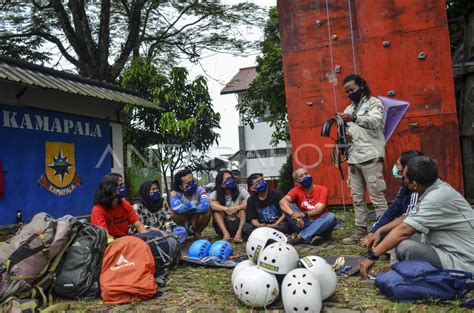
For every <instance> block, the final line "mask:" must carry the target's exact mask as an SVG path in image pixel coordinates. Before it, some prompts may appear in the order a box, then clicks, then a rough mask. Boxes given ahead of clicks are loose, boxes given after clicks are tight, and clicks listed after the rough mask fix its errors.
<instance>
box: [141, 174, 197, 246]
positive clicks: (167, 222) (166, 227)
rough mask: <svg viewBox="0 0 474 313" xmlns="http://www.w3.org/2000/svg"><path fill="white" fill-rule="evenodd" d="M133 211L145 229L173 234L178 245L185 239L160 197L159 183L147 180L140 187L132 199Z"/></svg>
mask: <svg viewBox="0 0 474 313" xmlns="http://www.w3.org/2000/svg"><path fill="white" fill-rule="evenodd" d="M133 209H134V210H135V212H137V214H138V216H139V217H140V221H142V223H143V224H144V225H145V227H146V228H147V229H150V230H154V231H156V230H161V231H166V232H167V233H170V234H174V235H175V236H176V237H178V240H179V242H180V243H183V242H184V241H185V240H186V239H187V237H188V236H187V232H186V229H185V228H184V227H183V226H178V225H176V223H175V222H174V221H173V219H172V218H171V210H170V207H169V205H168V201H166V198H164V197H162V194H161V192H160V182H159V181H157V180H147V181H144V182H143V183H142V184H141V185H140V188H139V189H138V194H137V196H136V197H135V198H134V199H133ZM132 233H134V231H133V230H132Z"/></svg>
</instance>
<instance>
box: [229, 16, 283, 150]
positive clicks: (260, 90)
mask: <svg viewBox="0 0 474 313" xmlns="http://www.w3.org/2000/svg"><path fill="white" fill-rule="evenodd" d="M260 47H261V51H262V55H261V56H259V57H258V58H257V73H258V75H257V77H256V78H255V80H254V81H253V82H252V84H251V85H250V88H249V89H248V90H247V92H246V93H245V94H244V97H243V99H242V101H241V102H240V103H239V104H238V105H237V109H238V110H239V112H240V113H241V114H242V116H243V121H244V123H245V124H248V125H250V126H251V127H252V128H253V126H254V124H253V120H254V119H255V118H256V117H264V118H265V120H266V121H267V122H269V123H270V125H271V126H274V127H275V131H274V133H273V134H272V141H271V143H272V144H273V145H276V144H278V142H279V141H286V140H289V130H288V121H287V113H286V97H285V82H284V79H283V63H282V51H281V46H280V32H279V28H278V11H277V9H276V7H273V8H271V9H270V11H269V18H268V21H267V23H266V26H265V34H264V39H263V41H262V42H261V43H260Z"/></svg>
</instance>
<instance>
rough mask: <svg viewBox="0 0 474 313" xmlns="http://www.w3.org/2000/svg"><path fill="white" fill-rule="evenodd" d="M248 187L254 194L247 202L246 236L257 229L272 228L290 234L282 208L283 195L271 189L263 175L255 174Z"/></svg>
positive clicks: (251, 177) (249, 179)
mask: <svg viewBox="0 0 474 313" xmlns="http://www.w3.org/2000/svg"><path fill="white" fill-rule="evenodd" d="M247 186H248V188H249V189H250V190H251V191H253V194H252V195H251V196H250V198H248V200H247V223H245V225H244V236H245V237H248V236H249V235H250V234H251V233H252V232H253V231H254V230H255V229H256V228H259V227H271V228H275V229H277V230H279V231H281V232H282V233H284V234H287V233H289V226H288V223H287V222H286V218H285V214H283V213H282V211H281V208H280V200H281V199H282V198H283V193H282V192H281V191H279V190H275V189H269V188H268V184H267V182H266V181H265V180H264V179H263V174H260V173H254V174H252V175H250V176H249V177H248V178H247Z"/></svg>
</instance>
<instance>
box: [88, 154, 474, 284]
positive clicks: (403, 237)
mask: <svg viewBox="0 0 474 313" xmlns="http://www.w3.org/2000/svg"><path fill="white" fill-rule="evenodd" d="M393 176H394V178H395V179H397V180H399V181H400V183H401V188H400V191H399V193H398V195H397V197H396V199H395V200H394V201H393V202H392V203H391V204H390V205H389V206H388V208H387V209H386V210H385V212H384V213H383V214H382V215H381V216H379V218H378V220H377V221H376V223H375V224H374V225H373V226H372V227H371V230H370V232H369V233H368V235H366V236H365V237H363V238H362V239H361V240H360V242H359V244H360V246H362V247H365V248H367V249H368V255H367V257H366V258H365V259H364V260H363V261H362V262H361V273H362V276H363V277H367V276H368V274H369V271H370V269H371V267H372V266H373V264H374V262H375V261H376V260H377V259H378V257H379V256H380V255H383V254H385V253H390V254H391V256H392V260H398V261H401V260H407V259H421V260H425V261H428V262H429V263H431V264H432V265H434V266H436V267H439V268H449V269H459V270H465V271H470V272H474V211H473V209H472V208H471V206H470V205H469V204H468V203H467V201H466V200H465V199H464V198H463V197H462V196H461V195H460V194H459V193H458V192H457V191H456V190H454V189H453V188H452V187H451V186H450V185H449V184H447V183H445V182H443V181H442V180H441V179H440V178H439V177H438V171H437V167H436V164H435V163H434V161H433V160H432V159H430V158H429V157H426V156H423V155H422V154H421V153H420V152H418V151H407V152H404V153H402V154H401V155H400V157H399V158H398V160H397V163H396V164H395V165H394V168H393ZM293 178H294V182H295V187H294V188H292V189H291V190H290V191H289V192H288V193H287V194H286V195H284V194H283V193H282V192H280V191H279V190H276V189H270V188H269V186H268V183H267V182H266V181H265V180H264V176H263V174H261V173H254V174H251V175H250V176H249V177H248V179H247V187H248V188H247V189H246V188H243V187H241V186H239V185H238V183H237V180H236V178H235V177H234V175H233V174H232V172H231V171H227V170H223V171H220V172H219V173H218V174H217V177H216V179H215V181H216V184H215V189H214V190H213V191H212V193H211V194H210V195H208V194H207V192H206V191H205V189H204V188H203V187H200V186H198V185H197V183H196V181H195V179H194V176H193V173H192V172H191V171H190V170H182V171H179V172H178V173H176V175H175V176H174V179H173V191H172V192H171V195H170V205H168V202H167V200H166V199H165V198H164V197H163V196H162V195H161V193H160V184H159V182H158V181H146V182H144V183H143V184H142V185H141V186H140V188H139V192H138V195H137V196H136V197H135V198H134V199H133V201H132V204H131V203H129V202H128V201H127V200H126V199H125V197H126V194H127V191H126V187H125V185H124V180H123V177H122V176H121V175H119V174H115V173H112V174H108V175H106V176H105V177H104V178H103V179H102V181H101V183H100V185H99V187H98V188H97V191H96V195H95V202H94V203H95V205H94V207H93V209H92V215H91V220H92V223H93V224H96V225H99V226H101V227H103V228H104V229H106V230H107V233H108V235H109V237H110V238H113V237H121V236H125V235H128V234H129V233H133V232H146V231H147V229H152V230H156V229H159V230H165V231H167V232H170V233H173V234H175V235H176V236H177V237H178V239H179V240H180V242H184V241H185V240H186V239H187V237H188V236H189V235H193V236H194V238H195V239H197V238H200V237H201V234H202V231H203V230H204V228H205V227H206V226H207V225H208V224H209V222H210V220H211V216H212V219H213V222H212V225H213V227H214V229H215V231H216V233H217V234H218V235H219V236H220V237H222V238H223V239H225V240H229V241H230V240H233V241H234V242H235V243H240V242H242V241H243V240H244V239H245V238H246V237H248V236H249V235H250V233H251V232H252V231H253V230H255V229H256V228H259V227H271V228H275V229H278V230H279V231H281V232H283V233H285V234H287V235H288V240H289V242H290V243H292V244H296V243H309V244H313V245H318V244H320V243H321V242H322V241H324V240H327V239H328V238H330V236H331V233H332V231H333V230H334V228H335V227H336V226H337V225H338V220H337V219H336V216H335V215H334V213H332V212H328V194H329V190H328V188H327V187H325V186H321V185H317V184H314V183H313V179H312V176H311V174H310V173H309V172H308V170H307V169H306V168H298V169H296V170H295V171H294V173H293Z"/></svg>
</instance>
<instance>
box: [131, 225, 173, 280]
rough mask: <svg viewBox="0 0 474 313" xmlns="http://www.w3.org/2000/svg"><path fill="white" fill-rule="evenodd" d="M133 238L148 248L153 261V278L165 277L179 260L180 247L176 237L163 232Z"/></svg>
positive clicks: (153, 232)
mask: <svg viewBox="0 0 474 313" xmlns="http://www.w3.org/2000/svg"><path fill="white" fill-rule="evenodd" d="M135 236H136V237H138V238H140V239H142V240H143V241H145V242H146V243H147V244H148V246H149V247H150V250H151V253H152V254H153V258H154V259H155V273H154V276H155V277H158V276H161V275H166V274H167V273H168V272H169V271H170V270H171V269H172V268H173V267H175V266H176V265H177V264H178V262H179V260H180V259H181V246H180V244H179V241H178V238H177V237H176V236H174V235H171V234H168V233H166V232H163V231H149V232H146V233H138V234H136V235H135Z"/></svg>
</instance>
